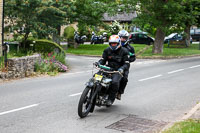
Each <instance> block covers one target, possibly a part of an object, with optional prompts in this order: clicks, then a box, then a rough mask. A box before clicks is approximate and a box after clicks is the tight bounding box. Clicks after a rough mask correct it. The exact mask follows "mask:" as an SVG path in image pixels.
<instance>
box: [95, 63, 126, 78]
mask: <svg viewBox="0 0 200 133" xmlns="http://www.w3.org/2000/svg"><path fill="white" fill-rule="evenodd" d="M94 66H95V68H96V69H99V70H100V71H103V72H106V73H110V74H113V73H119V74H120V75H121V76H122V77H123V74H122V73H120V72H119V71H113V70H112V68H111V67H108V66H104V65H100V64H99V65H98V66H96V65H95V64H94Z"/></svg>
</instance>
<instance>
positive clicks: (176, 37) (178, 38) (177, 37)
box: [164, 33, 192, 43]
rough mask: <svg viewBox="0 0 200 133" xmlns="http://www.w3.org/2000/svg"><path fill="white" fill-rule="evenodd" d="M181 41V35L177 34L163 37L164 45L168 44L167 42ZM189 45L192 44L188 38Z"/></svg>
mask: <svg viewBox="0 0 200 133" xmlns="http://www.w3.org/2000/svg"><path fill="white" fill-rule="evenodd" d="M181 40H183V35H182V34H178V33H172V34H170V35H169V36H167V37H165V39H164V43H168V42H169V41H181ZM190 43H192V37H190Z"/></svg>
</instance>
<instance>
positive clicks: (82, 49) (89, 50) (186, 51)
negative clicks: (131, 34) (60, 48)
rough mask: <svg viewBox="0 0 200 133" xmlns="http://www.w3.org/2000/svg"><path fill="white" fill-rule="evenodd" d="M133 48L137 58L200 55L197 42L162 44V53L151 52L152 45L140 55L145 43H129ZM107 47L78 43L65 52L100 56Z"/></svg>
mask: <svg viewBox="0 0 200 133" xmlns="http://www.w3.org/2000/svg"><path fill="white" fill-rule="evenodd" d="M131 45H132V46H133V47H134V48H135V52H136V55H137V58H174V57H181V56H192V55H200V50H198V48H199V44H192V45H191V46H190V47H189V48H185V47H177V46H170V48H168V46H167V44H165V45H164V52H163V54H153V53H152V46H150V47H149V49H146V51H144V52H143V53H142V54H141V55H138V52H139V51H141V50H142V49H144V48H145V47H147V45H145V44H131ZM107 47H109V45H102V44H95V45H80V46H79V47H78V48H77V49H74V48H68V49H67V51H66V52H67V53H71V54H76V55H99V56H101V55H102V53H103V50H104V49H105V48H107Z"/></svg>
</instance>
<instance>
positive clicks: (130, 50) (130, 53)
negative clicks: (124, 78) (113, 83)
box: [128, 45, 136, 62]
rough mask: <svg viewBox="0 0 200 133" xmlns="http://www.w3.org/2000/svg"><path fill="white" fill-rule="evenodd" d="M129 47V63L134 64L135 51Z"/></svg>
mask: <svg viewBox="0 0 200 133" xmlns="http://www.w3.org/2000/svg"><path fill="white" fill-rule="evenodd" d="M128 47H129V56H130V58H129V61H130V62H134V61H135V60H136V56H135V49H134V48H133V47H132V46H131V45H128Z"/></svg>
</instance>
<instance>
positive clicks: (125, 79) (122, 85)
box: [118, 70, 129, 94]
mask: <svg viewBox="0 0 200 133" xmlns="http://www.w3.org/2000/svg"><path fill="white" fill-rule="evenodd" d="M128 74H129V70H126V71H124V74H123V77H122V79H121V81H120V87H119V90H118V92H119V93H120V94H124V90H125V88H126V85H127V83H128Z"/></svg>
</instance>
